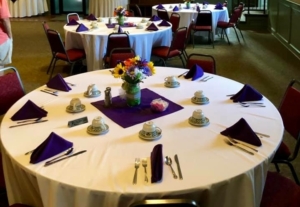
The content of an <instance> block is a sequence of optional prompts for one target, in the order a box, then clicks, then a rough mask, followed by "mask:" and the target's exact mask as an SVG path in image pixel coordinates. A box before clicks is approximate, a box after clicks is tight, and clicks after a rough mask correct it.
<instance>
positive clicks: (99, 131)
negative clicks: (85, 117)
mask: <svg viewBox="0 0 300 207" xmlns="http://www.w3.org/2000/svg"><path fill="white" fill-rule="evenodd" d="M105 126H106V130H101V129H99V130H98V129H93V126H92V125H90V126H88V128H87V130H86V131H87V133H89V134H92V135H102V134H106V133H107V132H108V131H109V126H108V125H107V124H105Z"/></svg>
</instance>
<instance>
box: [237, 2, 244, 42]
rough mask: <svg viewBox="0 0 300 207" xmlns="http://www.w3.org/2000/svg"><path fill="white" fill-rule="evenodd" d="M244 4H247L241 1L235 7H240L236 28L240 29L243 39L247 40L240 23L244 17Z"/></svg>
mask: <svg viewBox="0 0 300 207" xmlns="http://www.w3.org/2000/svg"><path fill="white" fill-rule="evenodd" d="M244 6H245V4H244V3H243V2H240V3H239V5H238V6H237V7H235V8H234V9H239V11H238V16H239V18H238V20H237V22H236V28H237V29H238V30H239V31H240V33H241V36H242V38H243V40H244V41H245V39H244V35H243V33H242V31H241V29H240V27H239V23H240V21H241V17H242V13H243V10H244Z"/></svg>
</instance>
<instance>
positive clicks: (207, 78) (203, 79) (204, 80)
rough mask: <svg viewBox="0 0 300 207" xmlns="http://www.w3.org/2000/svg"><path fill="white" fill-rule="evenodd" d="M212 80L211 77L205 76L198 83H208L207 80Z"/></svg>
mask: <svg viewBox="0 0 300 207" xmlns="http://www.w3.org/2000/svg"><path fill="white" fill-rule="evenodd" d="M212 78H213V76H206V77H204V78H202V79H200V81H202V82H206V81H208V80H209V79H212Z"/></svg>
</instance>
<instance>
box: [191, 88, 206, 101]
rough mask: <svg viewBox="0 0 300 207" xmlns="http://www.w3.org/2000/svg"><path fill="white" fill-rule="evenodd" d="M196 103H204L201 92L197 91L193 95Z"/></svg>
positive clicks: (204, 98)
mask: <svg viewBox="0 0 300 207" xmlns="http://www.w3.org/2000/svg"><path fill="white" fill-rule="evenodd" d="M194 96H195V99H196V101H199V102H204V101H206V97H205V96H204V94H203V91H201V90H199V91H196V92H195V93H194Z"/></svg>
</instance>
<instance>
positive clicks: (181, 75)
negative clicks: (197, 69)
mask: <svg viewBox="0 0 300 207" xmlns="http://www.w3.org/2000/svg"><path fill="white" fill-rule="evenodd" d="M188 72H189V71H185V72H184V73H182V74H180V75H179V76H177V77H178V78H180V77H181V76H183V75H185V74H187V73H188Z"/></svg>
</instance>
